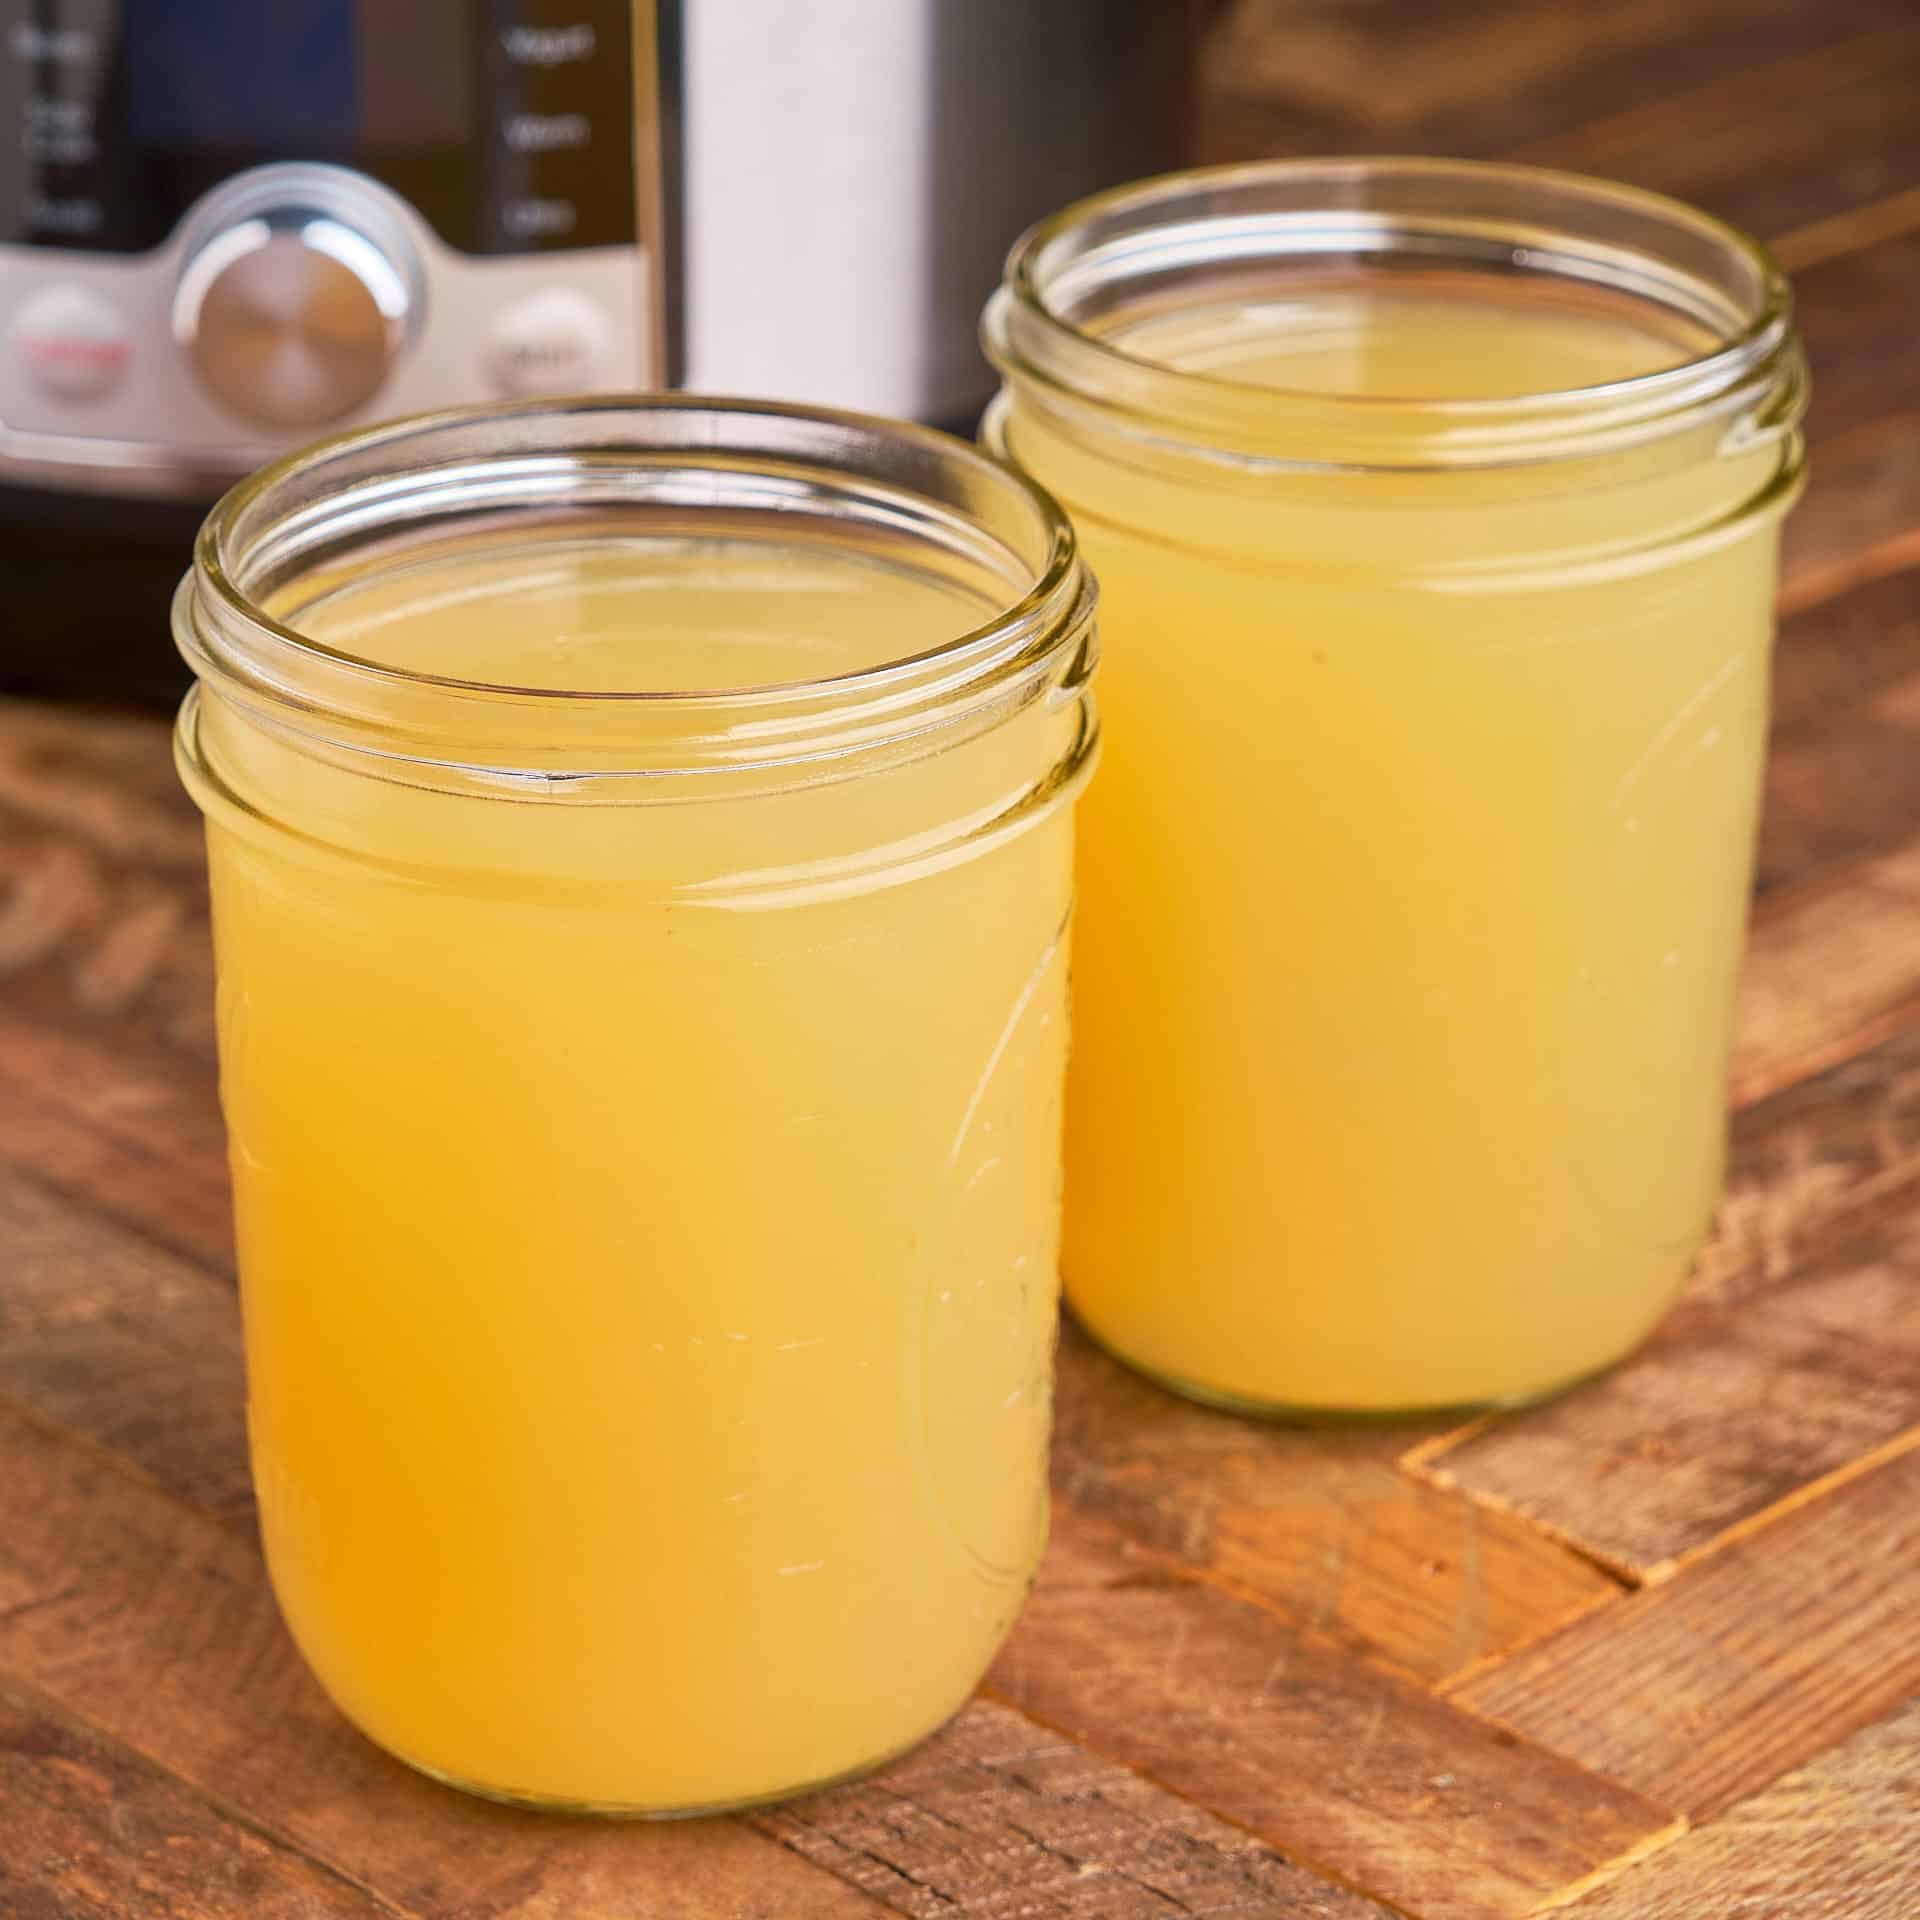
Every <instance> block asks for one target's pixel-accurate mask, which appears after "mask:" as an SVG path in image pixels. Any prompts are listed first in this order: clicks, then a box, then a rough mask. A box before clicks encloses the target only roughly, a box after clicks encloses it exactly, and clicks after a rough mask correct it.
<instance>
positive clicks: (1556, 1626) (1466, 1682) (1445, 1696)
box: [1419, 1501, 1634, 1712]
mask: <svg viewBox="0 0 1920 1920" xmlns="http://www.w3.org/2000/svg"><path fill="white" fill-rule="evenodd" d="M1487 1504H1488V1505H1489V1506H1491V1505H1492V1504H1493V1503H1492V1502H1491V1501H1489V1502H1488V1503H1487ZM1520 1517H1521V1518H1522V1519H1525V1520H1527V1522H1528V1524H1529V1525H1532V1526H1534V1527H1535V1528H1536V1529H1537V1530H1538V1531H1539V1532H1540V1533H1542V1534H1545V1535H1547V1536H1548V1537H1552V1534H1553V1529H1552V1528H1551V1527H1547V1526H1542V1525H1540V1523H1539V1522H1537V1521H1535V1520H1533V1518H1532V1516H1531V1515H1526V1514H1523V1515H1521V1516H1520ZM1582 1557H1583V1558H1585V1559H1588V1560H1589V1561H1591V1564H1593V1565H1594V1566H1596V1567H1597V1566H1599V1565H1600V1563H1599V1562H1598V1561H1597V1560H1593V1559H1592V1556H1591V1555H1583V1556H1582ZM1601 1571H1602V1572H1605V1571H1606V1569H1605V1568H1601ZM1612 1577H1614V1578H1616V1579H1617V1578H1618V1576H1617V1575H1615V1576H1612ZM1633 1591H1634V1588H1633V1587H1632V1586H1631V1585H1630V1584H1629V1583H1628V1582H1626V1581H1624V1580H1622V1581H1620V1584H1619V1585H1618V1586H1617V1587H1616V1588H1615V1590H1614V1591H1613V1592H1612V1593H1596V1594H1595V1595H1594V1596H1593V1597H1592V1598H1591V1599H1590V1600H1580V1601H1576V1602H1575V1603H1574V1604H1573V1605H1572V1606H1570V1607H1568V1608H1566V1609H1565V1611H1564V1612H1562V1613H1561V1614H1559V1615H1558V1616H1557V1617H1556V1618H1554V1619H1552V1620H1546V1621H1542V1622H1541V1624H1540V1625H1539V1626H1538V1627H1537V1628H1535V1630H1534V1631H1533V1632H1531V1633H1528V1634H1523V1635H1522V1636H1521V1637H1520V1638H1519V1639H1518V1640H1515V1641H1513V1642H1512V1643H1511V1644H1510V1645H1507V1646H1504V1647H1495V1648H1494V1649H1493V1650H1492V1652H1490V1653H1481V1654H1476V1655H1475V1656H1474V1657H1473V1658H1472V1659H1471V1660H1468V1661H1466V1662H1465V1663H1464V1664H1463V1665H1461V1666H1458V1667H1455V1668H1454V1669H1453V1671H1452V1672H1451V1673H1443V1674H1441V1675H1440V1677H1439V1678H1438V1679H1434V1678H1432V1677H1427V1678H1424V1679H1422V1680H1421V1681H1420V1682H1419V1684H1420V1685H1421V1686H1423V1687H1425V1688H1426V1690H1427V1691H1428V1692H1429V1693H1431V1694H1434V1695H1436V1696H1438V1697H1439V1698H1440V1699H1442V1700H1451V1699H1452V1695H1453V1693H1454V1692H1455V1690H1456V1689H1458V1688H1461V1687H1467V1686H1471V1685H1472V1684H1473V1682H1474V1681H1475V1680H1477V1679H1479V1678H1480V1676H1481V1675H1482V1674H1485V1673H1490V1672H1492V1670H1493V1669H1494V1668H1495V1667H1499V1666H1504V1665H1505V1664H1506V1662H1507V1661H1509V1660H1513V1659H1517V1658H1518V1657H1519V1656H1520V1655H1521V1654H1523V1653H1530V1652H1531V1651H1532V1650H1533V1649H1534V1648H1535V1647H1537V1646H1539V1645H1540V1644H1541V1642H1542V1641H1544V1640H1551V1639H1552V1638H1553V1636H1554V1635H1555V1634H1557V1633H1564V1632H1566V1630H1567V1629H1568V1628H1569V1627H1575V1626H1578V1625H1579V1624H1580V1622H1581V1621H1582V1620H1585V1619H1586V1618H1587V1617H1588V1616H1589V1615H1590V1614H1596V1613H1604V1612H1606V1611H1607V1609H1608V1608H1610V1607H1617V1606H1618V1605H1619V1604H1620V1603H1621V1601H1623V1600H1625V1599H1627V1598H1628V1596H1629V1595H1630V1594H1632V1593H1633ZM1454 1704H1458V1703H1457V1702H1455V1703H1454ZM1467 1711H1469V1712H1471V1711H1472V1709H1471V1708H1469V1709H1467Z"/></svg>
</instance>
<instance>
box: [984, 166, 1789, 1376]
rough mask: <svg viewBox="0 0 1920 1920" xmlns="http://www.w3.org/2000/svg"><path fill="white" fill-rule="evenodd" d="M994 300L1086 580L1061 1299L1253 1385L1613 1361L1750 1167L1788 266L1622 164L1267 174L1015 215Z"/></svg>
mask: <svg viewBox="0 0 1920 1920" xmlns="http://www.w3.org/2000/svg"><path fill="white" fill-rule="evenodd" d="M986 339H987V344H988V348H989V351H990V352H991V354H992V355H993V357H994V358H995V360H996V362H997V363H998V365H999V367H1000V369H1001V371H1002V375H1003V379H1004V386H1003V389H1002V393H1001V396H1000V398H999V400H998V401H997V402H996V403H995V407H994V409H993V410H992V412H991V413H990V415H989V420H988V425H987V436H988V439H989V441H990V443H991V444H993V445H995V446H997V447H998V448H1000V449H1001V450H1002V451H1005V452H1008V453H1010V454H1011V455H1012V456H1013V458H1014V459H1016V460H1017V461H1018V462H1019V463H1020V464H1021V465H1022V466H1023V467H1024V468H1025V469H1026V470H1027V471H1028V472H1030V473H1032V474H1033V475H1034V476H1035V477H1036V478H1038V479H1039V480H1040V481H1041V482H1042V484H1043V485H1045V486H1046V487H1048V488H1049V489H1050V490H1051V491H1052V492H1053V493H1054V494H1055V496H1056V497H1057V498H1059V499H1060V500H1061V502H1062V503H1063V504H1064V505H1065V506H1066V508H1067V510H1068V511H1069V512H1070V513H1071V514H1072V515H1073V517H1074V520H1075V522H1076V525H1077V526H1078V527H1079V529H1080V534H1081V538H1082V542H1083V546H1084V548H1085V551H1086V553H1087V555H1088V559H1089V562H1090V564H1091V565H1092V566H1093V567H1094V568H1095V570H1096V571H1097V572H1098V574H1099V575H1100V578H1101V581H1102V587H1103V607H1104V616H1103V617H1104V623H1105V630H1106V664H1105V666H1104V667H1103V670H1102V671H1103V682H1102V693H1103V705H1104V707H1105V710H1106V712H1107V714H1108V716H1109V719H1110V721H1111V723H1112V734H1113V739H1114V743H1115V744H1114V749H1113V752H1112V754H1111V756H1110V758H1109V761H1108V765H1107V768H1106V771H1105V772H1104V773H1103V775H1102V780H1101V788H1100V791H1099V792H1098V793H1097V794H1096V795H1095V796H1094V799H1093V803H1092V805H1091V806H1090V807H1089V808H1088V809H1087V811H1086V817H1085V818H1084V819H1083V820H1082V822H1081V855H1080V859H1081V866H1080V888H1081V891H1080V910H1079V912H1080V918H1079V923H1078V924H1079V934H1078V938H1077V943H1076V950H1075V981H1074V1023H1075V1064H1074V1071H1073V1074H1072V1075H1071V1076H1070V1081H1069V1090H1068V1102H1067V1104H1068V1119H1067V1167H1068V1183H1067V1195H1068V1201H1067V1205H1068V1214H1067V1223H1066V1241H1065V1256H1064V1265H1065V1276H1066V1286H1067V1293H1068V1298H1069V1300H1070V1301H1071V1302H1072V1304H1073V1305H1074V1307H1075V1309H1076V1311H1077V1312H1078V1314H1079V1315H1080V1316H1081V1317H1082V1319H1083V1320H1084V1321H1085V1323H1086V1324H1087V1325H1088V1327H1089V1328H1090V1329H1091V1330H1092V1332H1093V1333H1094V1334H1095V1336H1096V1337H1097V1338H1099V1339H1100V1340H1102V1341H1103V1342H1105V1343H1107V1344H1108V1345H1110V1346H1111V1347H1112V1348H1113V1349H1114V1350H1115V1351H1117V1352H1118V1353H1119V1354H1121V1355H1122V1356H1123V1357H1125V1358H1127V1359H1129V1360H1131V1361H1133V1362H1134V1363H1136V1364H1137V1365H1139V1366H1140V1367H1142V1368H1144V1369H1145V1370H1147V1371H1148V1372H1150V1373H1153V1374H1155V1375H1157V1376H1159V1377H1160V1378H1161V1379H1163V1380H1165V1381H1167V1382H1168V1383H1170V1384H1172V1385H1174V1386H1177V1387H1180V1388H1182V1389H1184V1390H1186V1391H1188V1392H1191V1393H1194V1394H1196V1395H1199V1396H1201V1397H1204V1398H1209V1399H1214V1400H1219V1401H1223V1402H1226V1403H1229V1404H1233V1405H1238V1406H1243V1407H1248V1408H1253V1409H1262V1410H1270V1411H1286V1410H1298V1411H1307V1412H1324V1413H1384V1412H1397V1411H1406V1410H1413V1409H1419V1408H1430V1407H1439V1406H1450V1405H1458V1404H1464V1403H1497V1402H1508V1401H1518V1400H1525V1399H1527V1398H1530V1397H1532V1396H1536V1395H1540V1394H1544V1393H1547V1392H1550V1391H1552V1390H1554V1389H1555V1388H1558V1387H1561V1386H1564V1385H1565V1384H1567V1383H1568V1382H1570V1381H1572V1380H1575V1379H1577V1378H1579V1377H1580V1376H1582V1375H1584V1374H1587V1373H1589V1372H1591V1371H1593V1370H1594V1369H1596V1368H1599V1367H1601V1366H1604V1365H1605V1364H1607V1363H1608V1362H1610V1361H1613V1360H1615V1359H1617V1358H1618V1357H1619V1356H1620V1355H1621V1354H1623V1353H1624V1352H1625V1351H1626V1350H1627V1349H1628V1348H1630V1347H1631V1346H1632V1345H1633V1344H1634V1343H1635V1342H1636V1341H1637V1340H1639V1339H1640V1338H1641V1336H1642V1335H1643V1334H1645V1333H1646V1331H1647V1330H1648V1328H1649V1327H1650V1326H1651V1325H1652V1324H1653V1322H1654V1321H1655V1319H1656V1318H1657V1317H1658V1315H1659V1314H1660V1312H1661V1311H1662V1309H1663V1308H1664V1307H1665V1306H1666V1304H1667V1303H1668V1302H1669V1301H1670V1300H1671V1299H1672V1297H1673V1295H1674V1292H1675V1290H1676V1289H1677V1288H1678V1287H1679V1285H1680V1283H1681V1281H1682V1279H1683V1277H1684V1275H1685V1273H1686V1271H1687V1267H1688V1264H1689V1262H1690V1260H1691V1259H1692V1257H1693V1255H1694V1253H1695V1251H1696V1249H1697V1248H1698V1246H1699V1244H1700V1242H1701V1239H1702V1237H1703V1235H1704V1234H1705V1232H1706V1230H1707V1227H1708V1223H1709V1219H1710V1216H1711V1214H1712V1211H1713V1207H1714V1204H1715V1200H1716V1197H1717V1194H1718V1192H1719V1187H1720V1181H1721V1176H1722V1163H1723V1151H1724V1149H1723V1140H1724V1125H1725V1068H1726V1056H1727V1044H1728V1029H1729V1021H1730V1010H1731V1005H1732V996H1733V988H1734V978H1735V972H1736V968H1737V964H1738V959H1739V951H1740V945H1741V940H1742V931H1743V927H1744V922H1745V914H1746V902H1747V892H1748V885H1749V872H1750V865H1751V857H1752V846H1753V838H1754V820H1755V808H1756V801H1757V796H1758V792H1759V784H1760V767H1761V754H1762V747H1763V742H1764V737H1765V731H1766V714H1767V677H1768V655H1769V650H1770V641H1771V637H1772V629H1773V596H1774V584H1775V573H1776V546H1777V539H1778V529H1779V525H1780V521H1781V518H1782V516H1783V514H1784V513H1785V511H1786V509H1787V508H1788V506H1789V505H1790V504H1791V503H1792V501H1793V500H1794V498H1795V497H1796V494H1797V492H1798V490H1799V486H1800V477H1801V467H1802V451H1801V441H1800V436H1799V432H1798V422H1799V418H1800V414H1801V411H1802V406H1803V400H1804V378H1805V376H1804V367H1803V364H1802V361H1801V357H1800V353H1799V349H1798V346H1797V344H1796V341H1795V338H1794V335H1793V331H1792V328H1791V326H1790V324H1789V319H1788V304H1787V293H1786V289H1785V287H1784V284H1783V283H1782V281H1781V279H1780V277H1779V275H1778V273H1777V272H1776V271H1775V270H1774V268H1773V267H1772V265H1771V264H1770V263H1769V262H1768V260H1767V259H1766V258H1765V257H1764V255H1762V254H1761V253H1760V252H1759V250H1758V249H1756V248H1755V247H1754V246H1753V245H1752V244H1751V243H1749V242H1748V241H1746V240H1744V239H1743V238H1742V237H1741V236H1739V235H1738V234H1736V233H1733V232H1732V231H1730V230H1729V229H1727V228H1726V227H1724V226H1722V225H1720V224H1719V223H1718V222H1716V221H1713V220H1711V219H1709V218H1707V217H1706V216H1704V215H1702V214H1698V213H1695V212H1693V211H1691V210H1690V209H1688V208H1686V207H1683V206H1680V205H1677V204H1675V203H1673V202H1671V201H1666V200H1662V199H1658V198H1656V197H1654V196H1651V195H1648V194H1644V193H1638V192H1634V191H1631V190H1629V189H1626V188H1622V187H1613V186H1609V185H1605V184H1603V183H1600V182H1596V181H1589V180H1582V179H1578V178H1575V177H1572V176H1566V175H1556V174H1547V173H1541V172H1537V171H1533V170H1529V169H1520V168H1508V167H1494V166H1484V165H1473V164H1465V163H1448V162H1436V161H1405V162H1402V161H1341V162H1329V163H1302V164H1277V165H1264V166H1255V167H1248V168H1235V169H1223V170H1220V171H1216V172H1202V173H1196V174H1189V175H1185V176H1178V177H1173V178H1169V179H1165V180H1159V181H1153V182H1148V183H1146V184H1144V185H1142V186H1139V187H1135V188H1129V189H1123V190H1121V191H1119V192H1117V193H1112V194H1108V195H1104V196H1101V197H1099V198H1096V199H1093V200H1089V201H1086V202H1083V203H1081V204H1080V205H1078V206H1075V207H1072V208H1070V209H1068V210H1067V211H1066V212H1064V213H1062V214H1060V215H1058V216H1057V217H1056V218H1054V219H1052V220H1050V221H1049V222H1047V223H1045V224H1044V225H1042V226H1041V227H1039V228H1037V229H1035V230H1034V231H1033V232H1032V233H1031V234H1030V235H1028V236H1027V238H1026V239H1025V240H1024V241H1023V242H1022V243H1021V245H1020V246H1019V247H1018V248H1017V249H1016V250H1015V253H1014V255H1013V258H1012V260H1011V262H1010V265H1009V272H1008V278H1007V281H1006V284H1005V286H1004V287H1003V289H1002V290H1001V292H1000V293H999V294H998V296H997V297H996V298H995V300H994V302H993V304H992V305H991V307H990V308H989V311H988V316H987V322H986Z"/></svg>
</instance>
